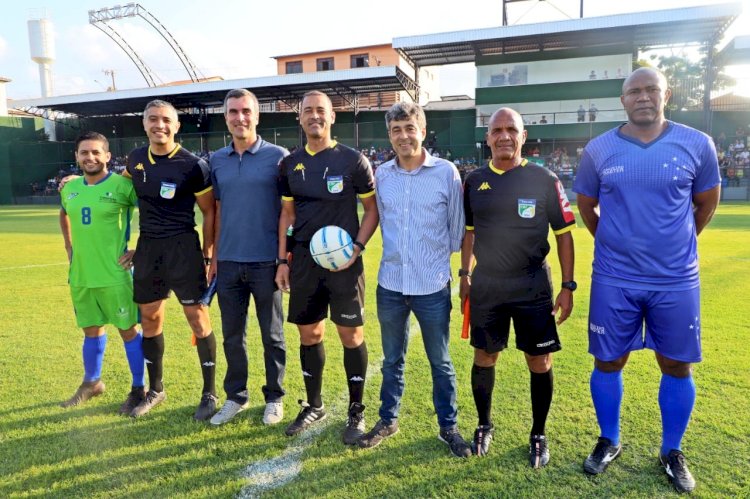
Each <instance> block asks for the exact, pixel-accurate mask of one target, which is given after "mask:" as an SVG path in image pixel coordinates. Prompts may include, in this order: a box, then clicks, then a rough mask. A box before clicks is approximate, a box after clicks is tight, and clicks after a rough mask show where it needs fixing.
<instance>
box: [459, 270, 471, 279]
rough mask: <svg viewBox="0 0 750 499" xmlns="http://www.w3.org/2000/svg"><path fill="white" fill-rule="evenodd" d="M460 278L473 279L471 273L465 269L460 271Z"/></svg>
mask: <svg viewBox="0 0 750 499" xmlns="http://www.w3.org/2000/svg"><path fill="white" fill-rule="evenodd" d="M458 277H471V272H469V271H468V270H465V269H458Z"/></svg>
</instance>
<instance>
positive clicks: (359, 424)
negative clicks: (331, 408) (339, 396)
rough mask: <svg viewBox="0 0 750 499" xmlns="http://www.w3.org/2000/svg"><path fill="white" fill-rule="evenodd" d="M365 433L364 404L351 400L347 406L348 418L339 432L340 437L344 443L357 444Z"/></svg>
mask: <svg viewBox="0 0 750 499" xmlns="http://www.w3.org/2000/svg"><path fill="white" fill-rule="evenodd" d="M364 434H365V406H364V405H362V404H360V403H359V402H352V404H351V405H350V406H349V418H348V419H347V420H346V426H345V427H344V431H343V432H342V433H341V439H342V440H343V441H344V443H345V444H346V445H357V442H358V441H359V439H360V438H361V437H362V435H364Z"/></svg>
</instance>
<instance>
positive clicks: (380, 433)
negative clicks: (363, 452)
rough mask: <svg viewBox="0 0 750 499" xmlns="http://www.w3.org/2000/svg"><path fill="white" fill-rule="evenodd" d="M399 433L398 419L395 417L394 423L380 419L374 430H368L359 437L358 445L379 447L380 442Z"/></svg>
mask: <svg viewBox="0 0 750 499" xmlns="http://www.w3.org/2000/svg"><path fill="white" fill-rule="evenodd" d="M396 433H398V420H397V419H394V420H393V422H392V423H390V424H389V423H386V422H385V421H383V420H382V419H381V420H378V422H377V423H375V426H373V428H372V430H370V431H368V432H367V433H365V434H364V435H362V437H361V438H360V439H359V442H357V443H358V445H359V446H360V447H362V448H363V449H370V448H372V447H377V446H378V445H379V444H380V442H382V441H383V440H385V439H386V438H388V437H390V436H391V435H395V434H396Z"/></svg>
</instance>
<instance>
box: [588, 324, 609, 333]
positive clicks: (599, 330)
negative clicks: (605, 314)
mask: <svg viewBox="0 0 750 499" xmlns="http://www.w3.org/2000/svg"><path fill="white" fill-rule="evenodd" d="M589 331H591V332H592V333H594V334H606V331H605V329H604V326H598V325H596V324H594V323H593V322H589Z"/></svg>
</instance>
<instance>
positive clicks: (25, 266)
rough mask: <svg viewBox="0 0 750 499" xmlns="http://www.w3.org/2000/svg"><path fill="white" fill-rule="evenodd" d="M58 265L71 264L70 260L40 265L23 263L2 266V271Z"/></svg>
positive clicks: (0, 269)
mask: <svg viewBox="0 0 750 499" xmlns="http://www.w3.org/2000/svg"><path fill="white" fill-rule="evenodd" d="M58 265H69V263H68V262H62V263H44V264H39V265H21V266H20V267H0V271H3V270H22V269H35V268H39V267H56V266H58Z"/></svg>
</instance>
